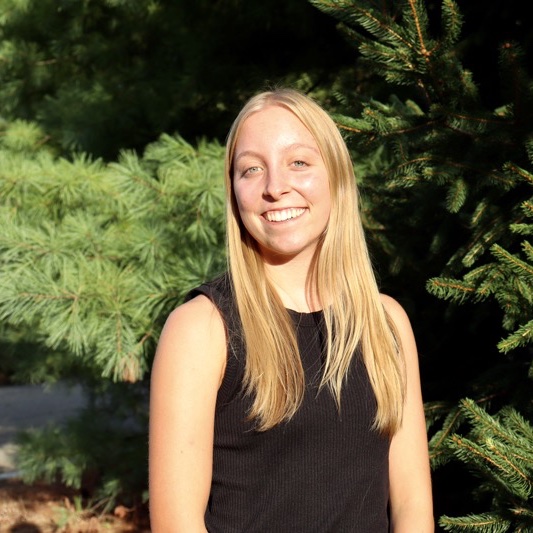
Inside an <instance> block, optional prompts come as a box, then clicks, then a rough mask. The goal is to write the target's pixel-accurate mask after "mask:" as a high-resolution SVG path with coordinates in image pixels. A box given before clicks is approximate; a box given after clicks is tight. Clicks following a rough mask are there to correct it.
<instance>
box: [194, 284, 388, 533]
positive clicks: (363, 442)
mask: <svg viewBox="0 0 533 533" xmlns="http://www.w3.org/2000/svg"><path fill="white" fill-rule="evenodd" d="M198 294H205V295H206V296H208V297H209V298H210V299H211V300H212V301H213V302H214V304H215V305H216V306H217V308H218V309H219V310H220V313H221V314H222V317H223V319H224V322H225V324H226V328H227V339H228V356H227V357H228V359H227V366H226V372H225V375H224V378H223V382H222V385H221V387H220V390H219V392H218V397H217V405H216V415H215V430H214V455H213V478H212V486H211V493H210V497H209V502H208V506H207V510H206V514H205V523H206V527H207V529H208V531H209V532H210V533H241V532H242V533H314V532H316V533H342V532H357V533H385V532H387V531H388V529H389V526H388V495H389V478H388V472H389V470H388V453H389V439H388V437H386V436H383V435H381V434H379V433H377V432H376V431H374V430H372V429H371V425H372V422H373V419H374V415H375V412H376V401H375V396H374V393H373V391H372V388H371V386H370V383H369V380H368V375H367V372H366V370H365V367H364V365H363V363H362V362H361V360H360V358H359V357H354V359H353V362H352V366H351V368H350V371H349V374H348V377H347V380H346V382H345V384H344V387H343V389H342V398H341V402H342V403H341V409H340V412H339V410H338V409H337V407H336V405H335V402H334V400H333V397H332V395H331V393H330V392H329V390H327V389H326V388H325V389H322V390H320V391H319V389H318V384H319V382H320V377H321V372H322V360H323V339H324V335H323V329H324V328H323V320H322V312H320V311H319V312H314V313H297V312H295V311H289V313H290V315H291V317H292V319H293V322H294V327H295V328H296V331H297V338H298V346H299V348H300V355H301V358H302V364H303V367H304V370H305V378H306V385H307V388H306V393H305V396H304V400H303V404H302V406H301V407H300V409H299V410H298V412H297V413H296V414H295V416H294V417H293V418H292V419H291V420H290V421H289V422H287V423H282V424H280V425H278V426H276V427H274V428H273V429H270V430H267V431H264V432H258V431H255V430H254V425H253V423H252V422H250V421H247V419H246V415H247V413H248V411H249V408H250V405H251V399H250V398H249V397H247V396H246V395H244V394H243V392H242V380H243V375H244V361H245V357H246V354H245V350H244V344H243V339H242V334H241V333H242V332H241V328H240V321H239V318H238V314H237V311H236V307H235V303H234V301H233V298H232V296H231V284H230V282H229V278H228V277H227V276H222V277H220V278H217V279H216V280H214V281H212V282H210V283H207V284H205V285H202V286H200V287H198V288H197V289H195V290H193V291H192V292H191V293H189V295H188V297H187V299H191V298H193V297H194V296H197V295H198Z"/></svg>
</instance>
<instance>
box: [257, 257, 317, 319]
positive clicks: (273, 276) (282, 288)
mask: <svg viewBox="0 0 533 533" xmlns="http://www.w3.org/2000/svg"><path fill="white" fill-rule="evenodd" d="M265 272H266V275H267V277H268V279H269V281H270V282H271V284H272V287H273V288H274V290H275V291H276V293H277V295H278V296H279V298H280V300H281V301H282V303H283V305H284V306H285V307H286V308H287V309H292V310H293V311H298V312H300V313H309V312H311V311H319V310H320V309H322V305H321V304H320V300H319V298H318V293H317V290H316V285H315V284H314V283H310V282H309V275H310V274H309V267H307V268H302V265H299V264H297V263H293V262H288V263H285V264H277V265H271V264H266V265H265Z"/></svg>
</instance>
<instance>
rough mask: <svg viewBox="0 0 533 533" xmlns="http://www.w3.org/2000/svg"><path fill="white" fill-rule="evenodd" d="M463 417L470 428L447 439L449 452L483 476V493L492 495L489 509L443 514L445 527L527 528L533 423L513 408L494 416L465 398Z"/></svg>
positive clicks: (532, 489)
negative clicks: (454, 516)
mask: <svg viewBox="0 0 533 533" xmlns="http://www.w3.org/2000/svg"><path fill="white" fill-rule="evenodd" d="M458 414H459V417H460V418H461V419H462V420H463V421H466V422H467V423H468V424H469V426H470V430H469V431H468V432H467V433H466V435H461V434H458V433H452V434H451V436H450V437H449V438H448V439H447V445H448V448H449V451H450V453H451V454H453V455H454V456H455V457H456V459H457V460H459V461H460V462H462V463H464V464H465V465H466V467H467V468H468V469H469V470H471V471H472V472H473V474H474V475H475V476H476V477H479V478H480V480H481V482H480V488H479V493H480V494H482V495H484V494H485V493H486V494H487V495H488V496H489V498H490V499H489V501H490V502H491V511H490V512H487V513H483V514H476V515H474V514H470V515H469V516H465V517H461V518H452V517H449V516H442V517H440V519H439V524H440V525H441V526H442V527H443V528H444V529H445V530H446V531H456V532H460V531H479V532H484V533H493V532H500V531H501V532H504V531H528V530H530V528H532V527H533V509H531V504H530V501H531V495H532V493H533V427H532V426H531V424H530V423H529V422H528V421H527V420H525V419H524V418H523V417H522V416H521V415H520V414H519V413H518V412H517V411H516V410H515V409H513V408H512V407H505V408H503V409H502V410H501V411H499V412H498V413H496V414H495V415H493V416H491V415H489V414H488V413H487V411H486V410H484V409H482V408H481V407H480V406H478V405H477V404H476V403H475V402H474V401H472V400H470V399H465V400H463V401H461V404H460V407H459V413H458Z"/></svg>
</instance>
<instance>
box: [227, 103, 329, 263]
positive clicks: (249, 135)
mask: <svg viewBox="0 0 533 533" xmlns="http://www.w3.org/2000/svg"><path fill="white" fill-rule="evenodd" d="M232 181H233V190H234V193H235V198H236V200H237V206H238V208H239V214H240V216H241V220H242V222H243V224H244V226H245V228H246V229H247V230H248V232H249V233H250V235H251V236H252V237H253V238H254V239H255V240H256V241H257V243H258V245H259V249H260V251H261V254H262V256H263V257H264V259H265V260H266V261H267V262H269V263H273V264H275V263H280V262H286V261H288V260H291V259H294V258H299V259H302V260H304V261H306V262H308V261H310V260H311V258H312V256H313V253H314V251H315V250H316V247H317V243H318V242H319V240H320V237H321V236H322V234H323V232H324V230H325V229H326V226H327V224H328V220H329V214H330V209H331V197H330V190H329V177H328V173H327V171H326V166H325V164H324V160H323V159H322V155H321V154H320V151H319V149H318V145H317V143H316V141H315V139H314V138H313V136H312V135H311V133H310V132H309V130H308V129H307V128H306V127H305V126H304V125H303V123H302V122H301V121H300V120H299V119H298V118H297V117H296V115H294V114H293V113H291V112H290V111H289V110H288V109H286V108H284V107H281V106H277V105H271V106H269V107H266V108H265V109H262V110H261V111H258V112H256V113H254V114H253V115H251V116H249V117H248V118H247V119H246V120H245V121H244V122H243V124H242V126H241V129H240V133H239V135H238V138H237V142H236V145H235V153H234V159H233V176H232Z"/></svg>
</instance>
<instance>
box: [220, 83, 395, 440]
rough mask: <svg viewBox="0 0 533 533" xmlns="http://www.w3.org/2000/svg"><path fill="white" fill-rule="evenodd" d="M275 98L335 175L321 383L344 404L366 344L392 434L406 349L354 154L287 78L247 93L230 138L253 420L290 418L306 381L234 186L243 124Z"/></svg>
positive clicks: (324, 277)
mask: <svg viewBox="0 0 533 533" xmlns="http://www.w3.org/2000/svg"><path fill="white" fill-rule="evenodd" d="M269 106H281V107H283V108H285V109H287V110H289V111H290V112H292V113H294V115H295V116H296V117H297V118H298V119H299V120H300V121H301V122H302V123H303V124H304V126H305V127H306V128H307V129H308V130H309V131H310V133H311V134H312V135H313V137H314V138H315V141H316V143H317V145H318V147H319V149H320V153H321V155H322V158H323V160H324V163H325V165H326V169H327V172H328V176H329V180H330V182H329V186H330V191H331V212H330V218H329V223H328V227H327V228H326V231H325V233H324V236H323V238H322V241H321V243H320V244H319V246H318V247H317V252H316V254H315V258H314V261H313V265H312V271H311V273H310V275H309V277H308V280H307V282H308V284H313V286H314V287H315V289H316V291H317V294H318V297H319V301H320V302H322V304H324V302H327V303H328V305H327V306H325V307H324V321H325V325H326V332H327V334H326V340H327V342H326V357H325V364H324V372H323V377H322V381H321V386H327V387H328V388H329V390H330V391H331V393H332V394H333V397H334V398H335V401H336V403H337V406H338V408H339V409H340V405H341V403H340V398H341V390H342V386H343V382H344V381H345V377H346V375H347V372H348V369H349V367H350V363H351V361H352V359H353V357H357V356H358V354H361V355H362V358H363V361H364V364H365V366H366V369H367V372H368V375H369V378H370V382H371V384H372V388H373V390H374V393H375V396H376V401H377V412H376V416H375V420H374V426H375V428H376V429H377V430H379V431H381V432H383V433H385V434H389V435H393V434H394V433H395V432H396V431H397V430H398V428H399V427H400V424H401V419H402V412H403V403H404V397H405V376H404V373H405V372H404V368H403V357H402V354H401V346H400V345H399V342H398V340H397V339H398V337H397V335H395V332H394V326H393V324H392V323H391V321H390V320H389V318H388V317H387V315H386V313H385V310H384V308H383V305H382V303H381V301H380V295H379V289H378V286H377V282H376V278H375V275H374V271H373V268H372V265H371V260H370V257H369V253H368V249H367V245H366V241H365V236H364V230H363V225H362V221H361V217H360V211H359V196H358V191H357V185H356V181H355V176H354V171H353V164H352V161H351V159H350V155H349V153H348V149H347V147H346V144H345V142H344V139H343V138H342V136H341V134H340V132H339V130H338V128H337V127H336V125H335V123H334V122H333V120H332V119H331V117H330V116H329V115H328V114H327V113H326V112H325V111H324V110H323V109H322V108H321V107H320V106H319V105H318V104H317V103H316V102H314V101H313V100H312V99H311V98H309V97H308V96H306V95H304V94H302V93H300V92H298V91H296V90H294V89H288V88H281V89H275V90H272V91H266V92H262V93H260V94H258V95H256V96H254V97H252V98H251V99H250V100H248V102H247V103H246V104H245V105H244V107H243V108H242V110H241V111H240V113H239V114H238V116H237V117H236V119H235V121H234V123H233V125H232V127H231V129H230V131H229V134H228V138H227V143H226V161H225V183H226V202H227V209H226V216H227V247H228V261H229V270H230V274H231V276H232V280H233V288H234V293H235V294H234V296H235V299H236V304H237V309H238V312H239V315H240V319H241V322H242V326H243V332H244V340H245V345H246V366H245V377H244V387H245V390H246V391H247V392H248V393H250V394H252V395H253V405H252V408H251V412H250V413H249V415H250V417H251V418H252V419H255V420H256V421H257V429H258V430H266V429H269V428H272V427H273V426H275V425H276V424H279V423H280V422H283V421H287V420H290V418H291V417H292V416H293V415H294V413H295V412H296V411H297V410H298V408H299V406H300V404H301V402H302V399H303V395H304V390H305V380H304V372H303V368H302V364H301V360H300V355H299V351H298V345H297V340H296V333H295V331H294V327H293V324H292V320H291V318H290V316H289V314H288V312H287V310H286V309H285V308H284V306H283V304H282V302H281V300H280V298H279V297H278V296H277V293H276V291H275V290H274V289H273V287H272V286H271V284H270V282H269V281H268V279H267V276H266V275H265V269H264V262H263V261H262V258H261V256H260V253H259V251H258V248H257V246H256V243H255V241H254V240H253V238H252V237H251V236H250V235H249V233H248V232H247V231H246V229H245V228H244V226H243V224H242V221H241V219H240V215H239V210H238V207H237V203H236V199H235V194H234V192H233V158H234V152H235V144H236V141H237V138H238V136H239V132H240V128H241V126H242V124H243V123H244V121H245V120H246V119H247V118H248V117H249V116H250V115H252V114H253V113H256V112H258V111H260V110H262V109H264V108H266V107H269ZM333 332H334V333H333Z"/></svg>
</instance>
